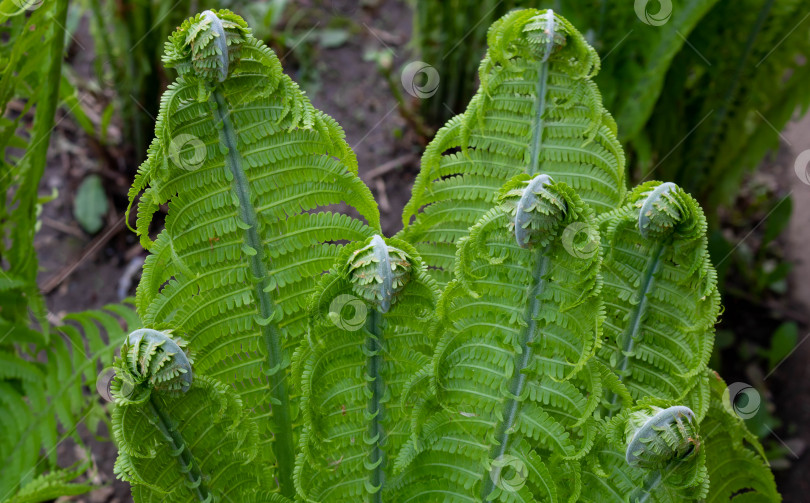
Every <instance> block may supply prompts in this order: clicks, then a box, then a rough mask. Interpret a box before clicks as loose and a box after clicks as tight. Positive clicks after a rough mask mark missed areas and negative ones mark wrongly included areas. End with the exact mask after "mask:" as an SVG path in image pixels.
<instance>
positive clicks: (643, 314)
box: [598, 182, 720, 418]
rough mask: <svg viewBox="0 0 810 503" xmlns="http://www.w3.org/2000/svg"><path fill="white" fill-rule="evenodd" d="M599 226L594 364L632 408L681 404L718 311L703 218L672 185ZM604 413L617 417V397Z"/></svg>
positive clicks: (650, 186)
mask: <svg viewBox="0 0 810 503" xmlns="http://www.w3.org/2000/svg"><path fill="white" fill-rule="evenodd" d="M598 221H599V225H600V229H601V233H602V237H603V250H604V254H605V258H604V262H603V264H602V276H603V279H604V290H603V297H604V299H605V310H606V313H607V318H606V319H605V323H604V335H605V344H603V345H602V348H601V349H600V351H599V357H600V359H601V360H602V361H603V362H605V363H606V364H607V365H608V366H610V367H611V368H612V369H614V370H615V371H616V373H617V374H618V376H619V377H620V378H621V380H622V382H623V383H624V385H625V386H626V387H627V389H628V390H629V391H630V394H631V395H632V397H633V399H634V400H639V399H641V398H644V397H654V398H658V399H661V400H672V401H676V402H683V400H685V399H686V397H688V396H689V395H691V394H692V389H693V387H694V386H695V384H696V383H698V382H700V381H702V380H703V378H702V373H703V370H705V368H706V364H707V363H708V360H709V357H710V356H711V350H712V345H713V341H714V337H713V333H714V324H715V322H716V320H717V316H718V313H719V309H720V296H719V293H718V291H717V280H716V274H715V271H714V268H713V266H712V265H711V262H710V260H709V254H708V251H707V249H706V220H705V218H704V216H703V211H702V210H701V209H700V207H699V206H698V204H697V202H696V201H695V200H694V199H692V197H691V196H689V195H688V194H686V193H685V192H684V191H683V190H681V189H680V188H679V187H677V186H676V185H675V184H672V183H663V184H662V183H660V182H648V183H645V184H643V185H641V186H639V187H637V188H636V189H634V190H633V192H632V193H631V194H629V196H628V199H627V202H626V203H625V204H624V205H623V206H622V207H621V208H619V209H617V210H615V211H613V212H610V213H607V214H604V215H601V216H600V217H599V218H598ZM698 396H699V395H698ZM706 405H707V404H704V406H703V407H702V409H701V412H700V413H698V417H699V418H702V412H703V411H705V406H706ZM605 406H606V407H607V409H608V411H610V412H615V411H616V410H618V407H619V404H618V401H617V396H616V395H615V394H609V395H608V396H607V398H606V403H605ZM695 410H696V412H698V409H695Z"/></svg>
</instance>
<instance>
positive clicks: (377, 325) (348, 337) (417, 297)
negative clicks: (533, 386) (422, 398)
mask: <svg viewBox="0 0 810 503" xmlns="http://www.w3.org/2000/svg"><path fill="white" fill-rule="evenodd" d="M320 286H321V288H320V289H319V292H318V293H317V294H316V295H315V297H314V298H313V301H312V305H311V307H310V324H311V326H310V334H309V335H310V345H302V346H301V348H300V349H299V353H297V354H296V358H295V366H294V367H295V368H296V369H298V370H297V371H296V372H295V375H296V376H297V381H298V382H300V383H301V387H302V394H303V400H302V404H301V408H302V412H303V414H302V415H303V420H304V432H303V434H302V435H301V453H300V454H299V458H298V462H297V465H296V484H297V487H298V488H299V494H300V495H301V496H303V497H304V498H305V499H306V500H307V501H314V502H320V501H324V502H325V501H329V502H352V503H355V502H358V501H367V502H371V501H374V502H380V501H383V499H382V492H383V491H382V489H383V487H384V486H385V484H386V483H387V482H388V480H389V479H390V478H392V474H393V468H394V460H395V458H396V455H397V453H398V451H399V449H400V447H401V446H402V445H403V444H404V443H405V442H406V441H407V440H408V438H409V431H410V423H409V421H408V417H409V415H410V407H409V404H408V403H403V401H402V400H401V397H402V396H403V395H404V392H405V388H406V385H407V384H408V382H409V381H410V379H411V378H412V376H413V375H414V374H416V373H417V371H419V370H420V369H421V368H423V367H426V366H427V365H428V363H429V361H430V358H429V356H428V355H429V354H430V353H431V352H432V343H431V341H430V339H429V338H428V324H429V321H430V320H431V319H432V314H433V308H434V306H435V304H436V296H437V295H436V293H435V292H436V286H435V282H434V281H433V280H432V279H431V278H430V277H429V276H428V274H427V272H426V271H425V267H424V265H422V263H421V261H420V259H419V258H418V256H417V255H416V253H415V251H414V250H413V248H412V247H411V246H410V245H408V244H407V243H404V242H401V241H399V240H396V239H391V240H384V239H383V238H381V237H379V236H375V237H373V238H372V239H371V240H370V241H365V242H362V243H356V244H353V245H350V246H348V247H347V248H346V250H344V252H343V254H342V255H341V258H340V259H338V263H337V265H336V267H335V269H334V270H333V271H332V272H330V273H329V274H328V275H326V276H325V277H324V278H323V280H322V281H321V283H320Z"/></svg>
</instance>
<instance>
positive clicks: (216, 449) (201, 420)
mask: <svg viewBox="0 0 810 503" xmlns="http://www.w3.org/2000/svg"><path fill="white" fill-rule="evenodd" d="M184 345H185V344H184V342H183V341H180V340H177V339H173V338H171V337H170V336H169V335H168V334H167V333H165V332H159V331H156V330H137V331H135V332H133V333H131V334H130V335H129V336H128V338H127V342H126V344H124V346H123V348H122V350H121V357H120V358H117V359H116V362H115V378H114V380H113V383H112V385H111V390H112V396H113V399H114V400H115V405H116V407H115V410H114V411H113V415H112V428H113V434H114V435H115V440H116V443H117V444H118V459H117V460H116V462H115V473H116V475H118V476H119V477H120V478H122V479H123V480H126V481H128V482H129V483H130V484H131V485H132V486H133V496H134V498H135V501H137V502H139V503H141V502H149V501H169V502H188V501H201V502H218V501H246V500H248V499H249V498H252V497H255V496H256V495H258V494H259V493H260V492H261V486H260V482H261V481H262V480H264V479H265V478H266V477H267V473H266V471H267V470H268V469H269V467H267V466H263V465H262V464H260V463H259V462H258V460H256V459H255V458H256V454H257V450H258V442H257V437H258V429H257V427H256V424H255V423H254V422H253V421H252V420H251V419H249V418H247V417H246V416H245V414H244V413H243V407H242V402H241V400H239V397H238V396H237V395H236V393H235V392H234V390H233V389H232V388H231V387H230V386H227V385H225V384H223V383H221V382H218V381H216V380H214V379H211V378H208V377H205V376H199V375H194V376H192V369H191V360H190V359H189V357H188V355H187V354H186V353H185V351H184V350H183V349H182V347H183V346H184Z"/></svg>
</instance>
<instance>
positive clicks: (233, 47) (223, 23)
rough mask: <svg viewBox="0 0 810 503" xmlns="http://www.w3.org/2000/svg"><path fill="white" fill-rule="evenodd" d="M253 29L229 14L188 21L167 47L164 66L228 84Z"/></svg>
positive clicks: (209, 13) (213, 13)
mask: <svg viewBox="0 0 810 503" xmlns="http://www.w3.org/2000/svg"><path fill="white" fill-rule="evenodd" d="M249 33H250V29H249V28H248V26H247V23H245V20H244V19H242V18H241V17H239V16H237V15H236V14H234V13H233V12H231V11H229V10H224V9H223V10H217V11H211V10H207V11H204V12H202V13H200V14H197V15H196V16H194V17H192V18H189V19H187V20H186V21H184V22H183V24H182V25H181V26H180V27H179V28H178V29H177V31H176V32H174V33H173V34H172V35H171V36H170V37H169V41H168V42H167V43H166V49H165V54H164V56H163V62H164V63H165V65H166V66H167V67H169V68H176V69H177V72H178V73H179V74H180V75H182V76H184V77H189V76H194V77H197V78H199V79H201V80H203V81H205V82H209V83H212V84H213V83H218V82H222V81H224V80H225V79H226V78H227V77H228V75H229V73H230V72H231V71H232V70H233V67H234V66H235V65H236V63H238V62H239V58H240V56H241V52H242V44H243V43H244V42H245V41H246V39H247V36H248V35H249Z"/></svg>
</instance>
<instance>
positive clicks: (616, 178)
mask: <svg viewBox="0 0 810 503" xmlns="http://www.w3.org/2000/svg"><path fill="white" fill-rule="evenodd" d="M488 43H489V50H488V51H487V55H486V57H485V58H484V60H483V61H482V62H481V67H480V71H479V73H480V77H481V87H480V89H479V90H478V92H477V94H476V95H475V97H473V99H472V100H471V101H470V104H469V106H468V107H467V110H466V112H465V113H464V114H462V115H460V116H457V117H455V118H453V119H451V120H450V121H449V122H448V123H447V124H446V125H445V126H444V127H443V128H442V129H441V130H440V131H439V133H438V134H437V135H436V138H434V140H433V141H432V142H431V144H430V145H429V146H428V148H427V150H426V151H425V154H424V156H423V158H422V166H421V171H420V173H419V176H418V177H417V179H416V182H415V184H414V187H413V193H412V196H411V200H410V201H409V202H408V205H407V206H406V207H405V212H404V215H403V223H404V225H405V229H404V230H403V232H402V237H403V238H404V239H406V240H408V241H410V242H412V243H413V244H414V246H416V248H417V250H419V252H420V253H421V254H422V257H423V259H424V260H425V262H426V263H427V264H428V265H429V266H430V267H432V268H436V269H438V271H437V272H435V273H434V274H435V277H436V278H437V279H438V280H439V281H440V283H442V284H443V283H446V282H447V281H449V280H450V279H451V278H452V268H453V251H454V249H455V243H456V242H458V240H459V239H461V238H462V237H464V236H465V235H466V234H467V229H468V227H469V226H471V225H472V224H473V223H475V222H476V221H477V220H478V218H479V217H481V216H482V215H483V214H484V213H486V212H487V210H489V209H490V208H491V207H492V206H493V205H494V204H495V193H496V192H497V190H498V189H499V188H500V187H501V185H502V184H503V181H504V180H507V179H510V178H512V177H513V176H514V175H517V174H519V173H527V174H529V175H532V176H534V175H536V174H538V173H544V174H548V175H550V176H552V177H553V178H554V179H555V180H557V181H559V182H565V183H567V184H568V185H570V186H571V187H573V188H574V189H576V190H577V191H578V192H579V194H580V196H581V197H582V199H583V200H584V201H585V202H586V203H587V204H590V205H591V206H592V207H593V208H594V210H595V211H596V212H597V213H601V212H603V211H606V210H609V209H613V208H615V207H616V206H617V205H618V204H619V203H620V202H621V200H622V197H623V195H624V191H625V188H624V153H623V152H622V148H621V146H620V145H619V142H618V140H617V139H616V125H615V123H614V122H613V119H612V118H611V117H610V114H608V112H607V111H606V110H605V109H604V108H603V107H602V101H601V97H600V95H599V91H598V89H597V88H596V85H595V84H594V83H593V82H592V81H591V78H592V77H593V75H594V74H595V73H596V72H597V71H598V69H599V58H598V56H597V55H596V52H595V51H594V50H593V48H591V47H590V46H589V45H588V44H587V43H586V42H585V39H584V38H583V37H582V35H581V34H580V33H579V32H578V31H577V30H576V29H575V28H574V27H573V26H572V25H571V24H570V23H569V22H568V21H566V20H565V19H564V18H562V17H560V16H558V15H556V14H555V13H554V12H552V11H551V10H548V11H538V10H534V9H526V10H518V11H514V12H512V13H509V14H507V15H506V16H504V17H503V18H501V19H500V20H498V21H497V22H495V23H494V24H493V25H492V27H491V28H490V30H489V35H488ZM414 217H415V219H414V220H413V221H411V220H412V219H413V218H414Z"/></svg>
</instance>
